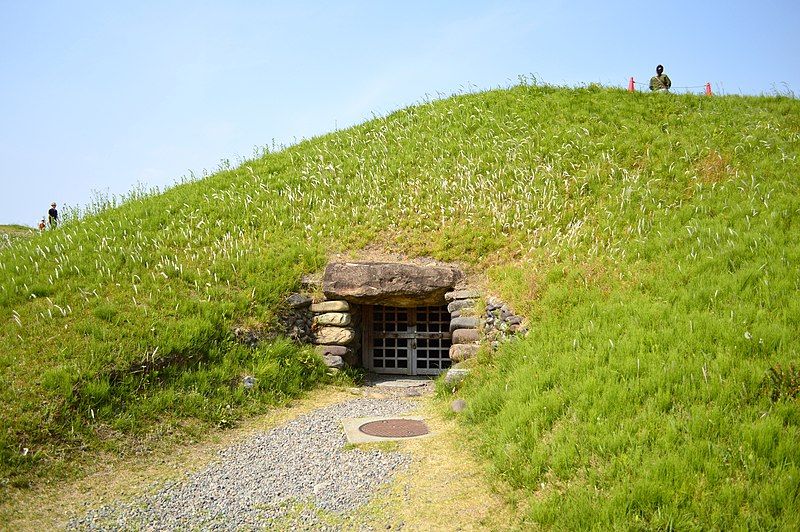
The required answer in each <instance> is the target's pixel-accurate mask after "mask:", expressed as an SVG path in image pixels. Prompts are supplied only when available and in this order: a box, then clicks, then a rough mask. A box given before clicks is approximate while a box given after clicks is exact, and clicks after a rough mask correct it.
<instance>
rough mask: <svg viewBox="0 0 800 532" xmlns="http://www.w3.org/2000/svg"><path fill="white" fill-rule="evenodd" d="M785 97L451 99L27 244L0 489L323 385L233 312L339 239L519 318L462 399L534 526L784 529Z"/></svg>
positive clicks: (567, 92) (3, 336)
mask: <svg viewBox="0 0 800 532" xmlns="http://www.w3.org/2000/svg"><path fill="white" fill-rule="evenodd" d="M798 111H800V106H798V103H797V101H796V100H792V99H786V98H739V97H724V98H716V97H714V98H705V97H696V96H689V95H686V96H680V95H670V96H667V97H664V96H663V95H655V96H654V95H649V94H628V93H626V92H623V91H617V90H607V89H602V88H599V87H589V88H584V89H558V88H553V87H535V86H534V87H532V86H520V87H515V88H512V89H509V90H498V91H491V92H486V93H481V94H473V95H463V96H458V97H454V98H451V99H447V100H443V101H435V102H428V103H424V104H422V105H418V106H415V107H411V108H408V109H405V110H402V111H399V112H397V113H394V114H392V115H390V116H388V117H386V118H380V119H376V120H373V121H370V122H368V123H365V124H363V125H360V126H357V127H354V128H351V129H349V130H346V131H341V132H337V133H335V134H330V135H327V136H324V137H321V138H318V139H314V140H311V141H307V142H304V143H301V144H299V145H297V146H294V147H292V148H289V149H286V150H284V151H282V152H278V153H272V154H267V155H265V156H264V157H262V158H259V159H257V160H251V161H246V162H244V163H243V164H242V165H241V166H240V167H238V168H235V169H223V170H222V171H220V172H218V173H216V174H214V175H212V176H210V177H208V178H206V179H204V180H202V181H199V182H196V183H189V184H185V185H181V186H178V187H175V188H174V189H171V190H169V191H167V192H166V193H164V194H161V195H156V196H149V197H148V196H132V197H131V198H129V200H128V201H127V202H126V203H125V204H123V205H122V206H120V207H117V208H114V209H109V210H105V211H100V212H97V213H96V214H92V215H89V216H87V217H85V218H84V219H83V220H82V221H80V222H76V223H73V224H70V225H66V226H64V227H63V228H60V229H59V230H58V231H52V232H47V233H45V234H43V235H39V236H37V237H36V238H34V239H32V240H30V241H27V242H18V243H17V244H15V245H14V246H13V247H12V248H11V249H9V250H4V251H2V252H0V320H1V321H2V323H3V324H4V326H3V328H2V332H0V342H2V345H3V346H4V350H3V352H2V353H0V385H2V386H0V404H2V407H0V408H2V410H0V453H1V454H0V464H2V466H1V467H2V469H0V477H3V478H4V479H5V482H4V484H8V485H25V484H26V483H27V482H29V481H30V480H31V478H33V477H34V476H35V475H39V474H43V473H44V472H49V473H53V472H58V471H59V469H60V468H63V467H64V466H65V464H66V463H67V459H68V458H70V457H74V456H75V455H76V454H81V453H87V452H88V453H89V454H90V455H91V453H95V452H97V451H98V450H115V451H120V450H122V449H123V448H124V447H125V446H126V445H128V444H129V442H130V441H131V439H133V441H136V442H142V441H144V442H147V441H151V440H148V438H152V437H153V434H159V433H160V434H162V435H163V434H167V435H169V434H172V433H175V432H177V433H183V432H187V431H189V432H191V431H193V430H200V429H202V427H203V426H207V424H209V423H213V424H218V425H222V426H224V425H225V424H228V423H231V422H233V421H235V419H237V418H238V417H239V416H243V415H247V414H248V412H253V411H256V410H257V409H259V408H261V407H262V406H263V405H264V404H268V403H271V402H275V401H280V400H282V398H284V397H287V396H290V395H292V394H295V393H297V392H298V391H299V390H301V389H304V388H306V387H308V386H312V385H313V384H314V383H315V382H317V381H318V380H319V378H320V377H321V370H320V368H319V365H318V362H317V360H316V359H315V357H313V356H312V355H311V354H310V353H308V352H306V351H302V350H298V348H296V347H295V346H293V345H291V344H288V343H285V342H280V341H279V342H277V343H274V344H271V345H268V346H264V347H261V348H259V349H258V350H255V351H254V350H252V349H250V348H246V347H243V346H239V345H236V344H233V343H232V342H231V338H230V332H229V331H230V328H231V326H232V325H233V324H236V323H266V322H269V321H270V320H271V319H272V317H273V316H274V313H275V309H276V308H277V305H278V304H279V302H280V301H281V299H282V297H283V296H284V295H285V294H286V293H287V292H288V291H290V290H291V289H293V288H295V287H296V286H297V285H298V283H299V279H300V276H301V275H302V274H303V273H305V272H310V271H315V270H318V269H319V268H320V267H321V266H322V265H323V264H324V263H325V260H326V255H327V254H328V253H331V252H341V251H347V250H352V249H357V248H360V247H362V246H364V245H365V244H367V243H373V244H375V245H381V246H384V247H386V248H391V249H393V250H399V251H401V252H404V253H407V254H409V255H412V256H416V255H430V256H434V257H436V258H438V259H443V260H460V261H463V262H465V263H466V264H468V265H471V267H472V268H473V269H474V271H475V272H482V271H487V272H488V282H489V287H490V289H491V290H492V291H496V292H499V293H500V294H501V295H503V297H504V298H505V299H506V300H508V301H510V302H512V303H513V304H514V306H515V309H516V310H517V312H521V313H525V314H527V315H528V316H529V318H530V324H529V326H530V329H531V331H532V333H531V335H530V336H529V337H528V338H527V339H526V340H524V341H521V342H517V343H513V344H509V345H507V346H504V347H503V348H502V349H501V350H500V351H499V352H498V353H497V354H496V355H494V356H488V355H487V356H485V357H484V359H483V362H484V364H483V365H482V366H480V368H479V371H478V372H477V373H478V374H477V375H476V376H475V378H473V379H471V380H470V381H469V382H468V383H467V384H466V386H465V388H464V389H463V390H462V391H461V392H460V393H463V394H464V395H465V397H467V399H468V402H469V404H470V409H469V411H468V414H467V416H466V418H467V419H466V423H467V425H466V427H472V428H473V429H474V431H473V432H474V434H475V441H476V442H477V443H478V445H479V446H481V448H482V449H483V452H485V453H486V456H487V457H488V458H489V459H490V460H492V463H493V464H494V466H495V467H496V470H497V472H498V474H499V475H500V476H502V477H503V478H504V479H505V480H506V481H508V482H509V483H510V484H511V485H512V486H514V487H518V488H521V489H522V490H523V492H524V493H528V494H529V495H528V496H529V497H530V499H529V500H528V499H525V500H526V501H527V502H529V503H530V508H531V513H530V519H531V520H532V521H535V522H537V523H540V524H544V525H551V526H562V527H568V526H569V524H570V523H574V522H576V519H578V520H583V522H585V523H590V522H592V523H595V522H605V523H607V524H608V525H610V526H619V527H622V528H629V527H631V526H633V525H636V526H643V527H661V526H669V525H670V524H673V525H674V526H678V525H680V526H682V527H704V528H705V527H712V528H717V527H723V526H724V525H729V524H731V523H739V522H746V523H751V524H753V525H754V526H767V527H772V526H781V525H783V526H787V525H790V524H791V523H792V521H790V519H793V518H792V517H791V516H792V515H796V514H792V513H791V512H792V511H794V510H796V509H797V504H798V490H800V487H799V486H800V480H798V479H800V474H798V465H799V464H800V456H798V453H800V451H798V446H797V445H796V443H795V442H796V441H797V438H798V436H799V434H798V419H799V418H800V415H798V400H797V399H796V396H795V395H792V394H793V393H796V391H795V392H792V390H793V389H794V388H792V386H791V385H787V384H786V382H788V381H787V380H786V379H784V380H781V377H776V378H775V380H774V382H776V383H777V384H775V385H774V386H773V387H770V386H771V385H770V384H769V383H770V382H773V381H770V379H769V375H770V373H769V371H770V368H777V369H775V372H776V373H775V374H776V375H779V376H782V377H787V376H791V369H790V368H791V364H792V363H794V364H797V362H798V356H797V351H798V338H800V335H798V332H800V331H798V321H797V320H798V316H800V308H798V298H797V291H798V286H800V278H799V277H798V266H797V264H798V262H797V261H798V259H799V258H800V257H798V255H800V246H798V244H797V241H796V238H793V237H792V235H794V234H798V221H799V220H800V218H799V216H800V214H799V213H798V208H800V195H799V194H798V181H797V176H798V166H799V164H798V160H797V157H798V151H800V148H799V146H800V142H798V141H799V140H800V118H798V117H800V112H798ZM778 365H780V367H778ZM245 373H249V374H255V375H256V377H257V379H258V382H259V383H260V385H259V386H257V387H256V389H254V390H253V391H252V392H247V391H244V390H242V388H241V387H240V386H238V385H237V384H238V382H239V379H240V378H241V375H243V374H245ZM787 378H788V377H787ZM765 383H766V384H765ZM764 386H766V388H765V387H764ZM776 390H777V392H776ZM773 392H776V393H773ZM773 396H774V399H773ZM126 442H127V443H126ZM639 442H643V443H639ZM564 500H568V501H570V502H571V504H570V505H569V506H570V507H571V508H572V509H573V510H571V512H565V511H564V508H563V506H564V503H563V501H564ZM737 508H738V510H736V509H737ZM578 522H580V521H578ZM637 523H638V525H637Z"/></svg>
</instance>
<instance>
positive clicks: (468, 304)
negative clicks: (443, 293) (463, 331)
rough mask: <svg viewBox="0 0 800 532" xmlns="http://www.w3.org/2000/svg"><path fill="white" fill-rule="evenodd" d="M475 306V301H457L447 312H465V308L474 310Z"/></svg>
mask: <svg viewBox="0 0 800 532" xmlns="http://www.w3.org/2000/svg"><path fill="white" fill-rule="evenodd" d="M474 306H475V300H474V299H456V300H455V301H452V302H450V304H448V305H447V311H448V312H455V311H456V310H464V309H465V308H473V307H474Z"/></svg>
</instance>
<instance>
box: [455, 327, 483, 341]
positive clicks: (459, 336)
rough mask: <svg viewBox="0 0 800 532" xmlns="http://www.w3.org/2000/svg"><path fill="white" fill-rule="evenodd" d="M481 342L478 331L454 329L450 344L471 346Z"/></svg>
mask: <svg viewBox="0 0 800 532" xmlns="http://www.w3.org/2000/svg"><path fill="white" fill-rule="evenodd" d="M480 340H481V333H480V332H479V331H478V329H456V330H455V331H453V338H452V342H453V343H454V344H472V343H475V342H479V341H480Z"/></svg>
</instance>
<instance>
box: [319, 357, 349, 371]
mask: <svg viewBox="0 0 800 532" xmlns="http://www.w3.org/2000/svg"><path fill="white" fill-rule="evenodd" d="M322 358H323V359H324V360H325V365H326V366H328V367H329V368H333V369H342V368H343V367H344V360H343V359H342V357H340V356H336V355H325V356H323V357H322Z"/></svg>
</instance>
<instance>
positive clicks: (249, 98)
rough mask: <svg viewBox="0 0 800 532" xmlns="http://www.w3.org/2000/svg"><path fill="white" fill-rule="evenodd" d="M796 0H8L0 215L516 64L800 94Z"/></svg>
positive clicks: (316, 127)
mask: <svg viewBox="0 0 800 532" xmlns="http://www.w3.org/2000/svg"><path fill="white" fill-rule="evenodd" d="M798 6H800V2H797V0H791V1H790V0H784V1H778V0H766V1H761V2H755V1H750V2H745V1H730V2H714V1H705V2H704V1H702V0H701V1H697V0H694V1H684V0H670V1H666V2H660V1H649V2H648V1H641V0H639V1H635V2H634V1H630V2H614V1H608V2H589V1H580V2H566V1H546V0H542V1H529V2H522V1H519V2H513V1H508V2H479V1H464V0H461V1H441V2H436V1H433V0H430V1H425V2H422V1H403V2H399V1H392V2H389V1H387V2H382V1H354V0H341V1H336V2H333V1H331V2H311V1H292V2H256V1H249V2H248V1H226V2H222V1H219V2H210V1H206V2H200V1H198V2H181V1H146V0H145V1H136V2H125V1H119V2H117V1H115V2H109V1H97V2H81V1H74V2H67V1H63V2H58V1H36V0H28V1H23V0H20V1H13V0H11V1H9V0H0V184H2V186H0V223H23V224H27V225H34V224H35V223H36V222H37V221H38V219H39V217H41V216H42V215H43V214H44V213H45V212H46V210H47V208H48V206H49V204H50V202H51V201H57V202H58V203H59V205H60V206H61V205H63V204H69V205H85V204H86V203H87V202H88V201H89V200H90V199H91V195H92V192H91V191H92V190H98V191H103V192H108V193H112V194H113V193H121V192H126V191H128V190H130V189H131V187H132V186H134V185H135V184H136V183H137V182H141V183H145V184H147V185H158V186H163V185H168V184H171V183H173V182H175V181H176V180H177V179H178V178H180V176H181V175H184V174H187V173H188V172H189V171H190V170H191V171H194V172H195V173H198V174H199V173H201V172H202V170H203V169H205V168H207V169H209V170H212V169H214V168H216V167H217V164H218V162H219V161H220V160H221V159H224V158H229V159H232V160H233V159H235V158H236V157H237V156H244V157H247V156H250V155H251V154H252V153H253V149H254V147H256V146H264V145H269V144H271V143H272V142H273V139H274V140H275V141H276V142H278V143H282V144H286V143H292V142H294V141H295V140H296V139H301V138H308V137H312V136H315V135H318V134H322V133H325V132H328V131H330V130H333V129H335V128H336V127H338V128H342V127H346V126H349V125H352V124H355V123H359V122H362V121H364V120H365V119H368V118H370V117H371V116H372V115H373V114H379V115H381V114H385V113H387V112H389V111H392V110H395V109H398V108H401V107H405V106H407V105H410V104H413V103H415V102H418V101H420V100H422V99H424V98H425V97H426V95H429V96H432V97H435V96H436V95H437V94H451V93H454V92H458V91H460V90H465V89H466V90H475V89H486V88H493V87H498V86H508V85H510V84H513V83H515V82H516V80H517V78H518V76H519V75H521V74H530V73H533V74H535V75H536V77H537V78H538V79H539V80H541V81H542V82H545V83H550V84H556V85H570V86H576V85H583V84H587V83H592V82H598V83H602V84H605V85H614V86H619V87H626V86H627V81H628V78H629V77H631V76H634V77H635V78H636V79H637V80H638V81H643V82H644V81H647V79H649V77H650V76H651V75H652V74H653V70H654V68H655V65H656V64H658V63H662V64H664V66H665V69H666V72H667V73H668V74H669V75H670V77H671V78H672V80H673V84H674V85H676V86H701V85H704V84H705V83H706V82H711V84H712V86H713V88H714V90H715V91H717V92H724V93H728V94H771V93H774V92H775V91H776V90H778V91H780V92H787V90H791V91H794V92H795V93H797V94H799V95H800V60H798V57H800V44H798V25H799V23H800V7H798ZM692 90H693V91H698V92H699V91H701V90H702V89H692Z"/></svg>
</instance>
